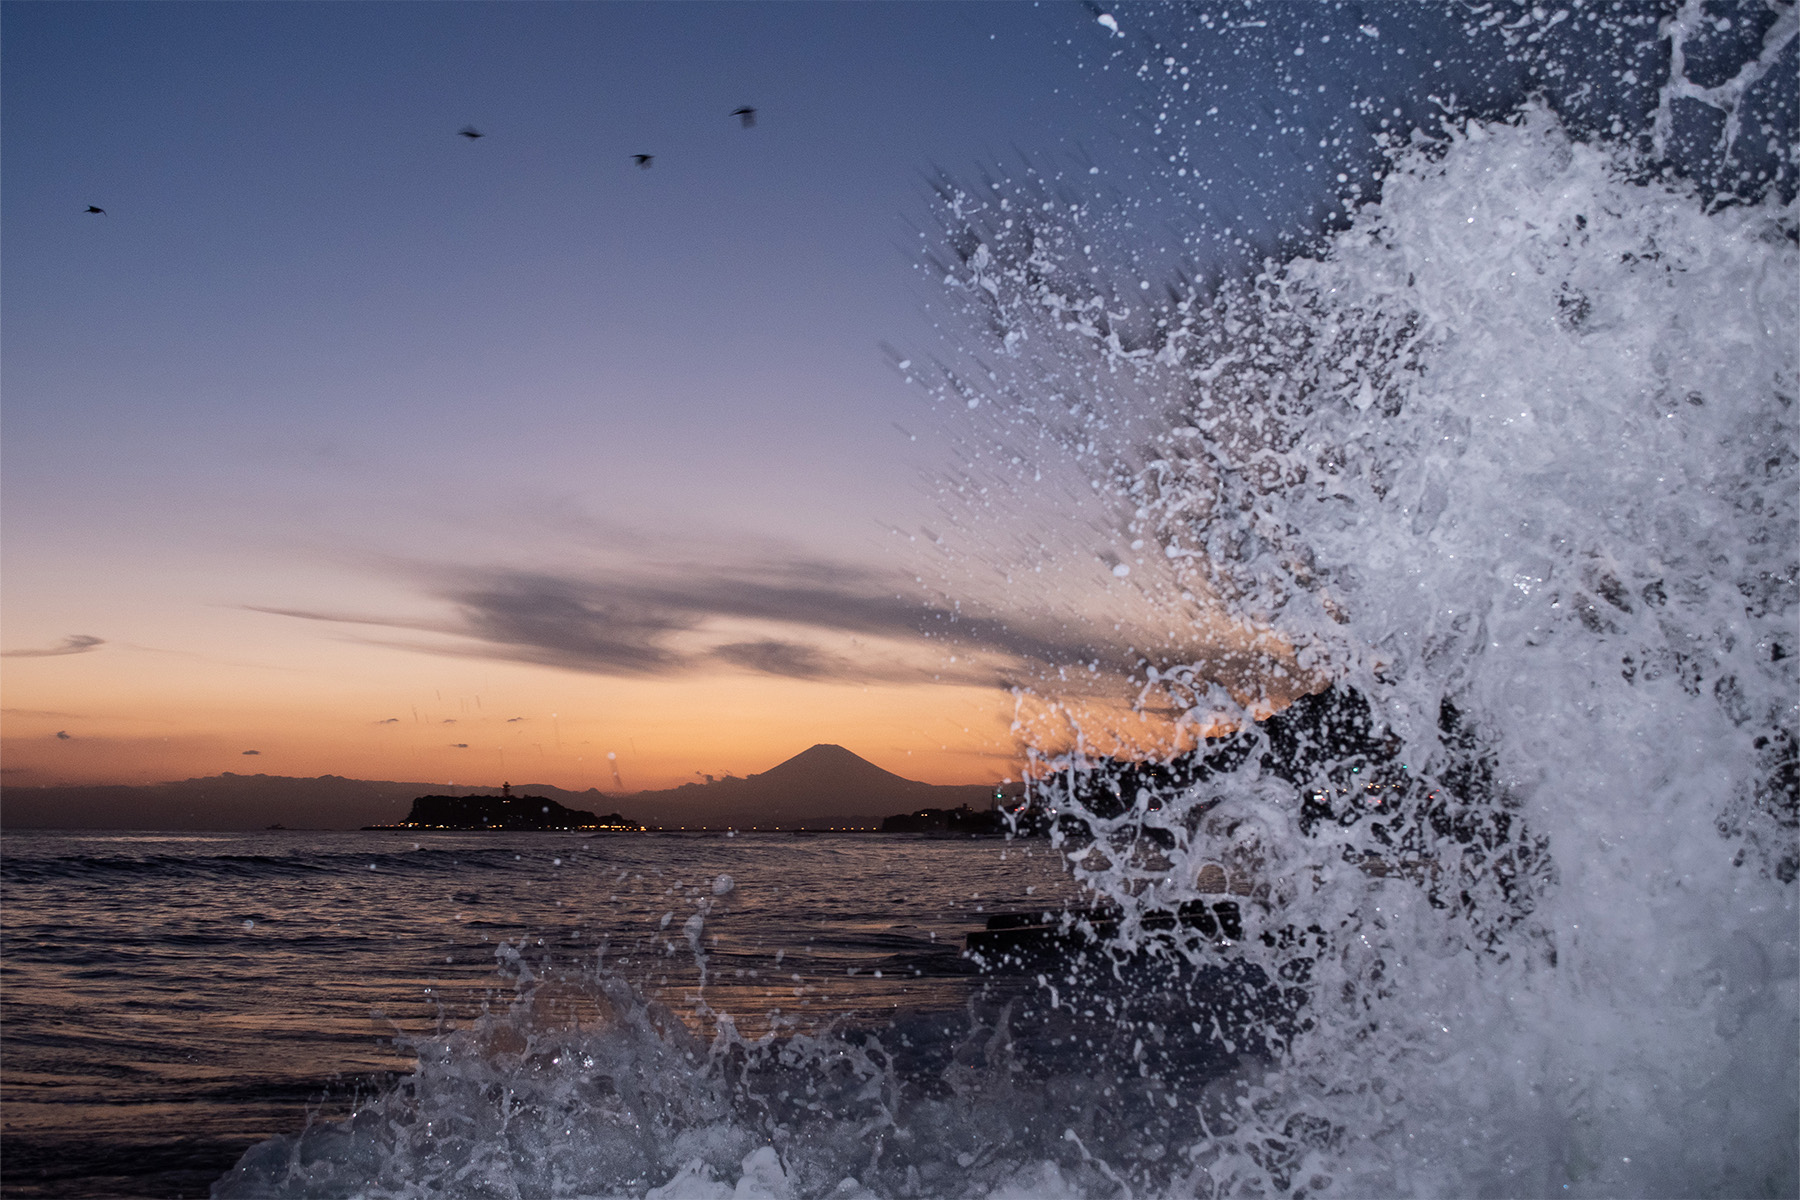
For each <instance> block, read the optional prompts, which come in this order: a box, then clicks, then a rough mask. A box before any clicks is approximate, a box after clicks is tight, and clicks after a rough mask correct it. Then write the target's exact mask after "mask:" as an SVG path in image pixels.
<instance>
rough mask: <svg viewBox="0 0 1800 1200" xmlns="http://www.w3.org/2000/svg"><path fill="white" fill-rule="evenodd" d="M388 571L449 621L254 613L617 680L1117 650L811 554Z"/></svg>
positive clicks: (1058, 658) (962, 672)
mask: <svg viewBox="0 0 1800 1200" xmlns="http://www.w3.org/2000/svg"><path fill="white" fill-rule="evenodd" d="M394 569H395V570H397V571H399V572H402V573H404V574H408V575H411V576H412V577H413V578H414V579H415V580H416V582H417V584H418V586H419V587H420V589H421V590H422V591H424V592H425V593H427V594H429V595H431V596H432V597H433V598H435V599H437V600H439V601H442V602H443V603H445V604H446V605H448V607H449V609H450V611H451V614H453V615H451V616H448V617H444V618H394V617H384V616H370V615H358V614H350V613H331V612H323V611H317V610H304V609H287V608H272V607H260V606H259V607H256V609H255V611H259V612H267V613H271V614H275V615H280V616H289V617H297V618H301V619H304V620H310V621H329V622H334V623H342V624H358V625H369V626H375V627H379V628H392V629H404V630H409V631H413V632H417V633H430V634H438V635H448V636H449V637H451V638H453V639H454V640H452V641H449V642H441V641H431V642H422V641H421V642H414V641H403V642H387V643H384V644H392V645H401V646H404V647H405V648H407V649H411V650H416V651H421V652H425V653H433V654H447V655H456V656H469V657H487V658H503V659H509V660H514V661H519V662H531V663H540V664H543V665H546V666H555V667H562V668H565V669H570V670H579V671H589V672H593V673H595V674H601V675H621V676H643V675H662V674H673V673H680V672H691V671H698V670H705V669H708V668H712V669H718V668H720V667H729V668H733V669H737V670H745V671H752V672H755V673H758V674H764V675H774V676H782V677H786V678H792V679H814V680H827V681H839V682H862V683H869V682H924V681H927V680H932V679H939V680H944V681H948V682H957V683H965V684H978V685H998V686H1003V685H1004V684H1005V683H1006V682H1007V681H1008V679H1010V678H1012V677H1013V676H1015V675H1017V674H1019V673H1020V671H1021V668H1022V667H1024V666H1025V665H1026V664H1032V663H1037V664H1043V663H1049V664H1060V663H1069V664H1073V663H1086V662H1089V661H1092V660H1096V659H1098V660H1102V661H1116V660H1117V659H1119V658H1120V657H1122V655H1123V652H1124V650H1125V647H1123V646H1121V645H1113V644H1112V643H1111V641H1110V640H1109V639H1105V638H1098V637H1087V636H1081V634H1084V633H1089V632H1092V630H1091V627H1090V628H1088V629H1083V628H1081V626H1080V625H1079V623H1068V624H1060V625H1059V624H1054V623H1047V622H1045V621H1043V620H1037V621H1030V620H1026V619H1023V618H1017V619H1010V620H1009V619H1004V618H1001V617H998V616H992V615H982V614H977V613H973V612H969V611H964V610H962V609H959V608H957V607H954V606H945V605H943V604H940V603H934V602H931V601H929V600H926V599H925V598H923V597H921V596H920V595H919V594H918V593H917V591H916V589H915V588H913V587H912V586H911V580H910V578H906V579H902V578H900V577H897V576H890V575H886V574H882V573H877V572H874V571H871V570H869V569H867V568H863V567H855V566H846V565H843V564H836V563H827V562H820V561H817V560H811V559H786V560H775V561H768V562H762V563H757V564H751V565H731V564H722V565H721V564H705V565H700V564H678V565H674V566H662V567H658V568H648V569H645V570H643V571H641V572H636V573H633V572H630V571H624V570H620V571H614V572H609V573H608V574H607V575H605V576H593V577H583V576H578V575H565V574H556V573H551V572H546V571H521V570H511V569H502V568H488V569H483V568H468V567H428V568H420V567H417V566H410V567H408V566H398V565H396V566H394ZM746 627H748V628H746ZM759 627H768V632H767V633H763V632H762V629H761V628H759ZM746 633H749V634H750V635H751V636H749V637H746V636H745V634H746ZM953 655H954V656H955V657H954V659H953V658H952V656H953Z"/></svg>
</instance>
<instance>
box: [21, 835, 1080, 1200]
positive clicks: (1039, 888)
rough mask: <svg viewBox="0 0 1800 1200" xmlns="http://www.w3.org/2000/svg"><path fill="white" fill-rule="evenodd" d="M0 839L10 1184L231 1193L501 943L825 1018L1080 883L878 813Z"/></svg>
mask: <svg viewBox="0 0 1800 1200" xmlns="http://www.w3.org/2000/svg"><path fill="white" fill-rule="evenodd" d="M0 851H3V855H4V870H3V871H0V900H3V901H4V929H3V936H4V940H3V942H0V950H3V955H0V984H3V986H4V991H3V993H0V1005H3V1008H0V1012H3V1017H4V1026H3V1039H4V1056H3V1058H0V1089H3V1093H0V1094H3V1096H4V1108H3V1110H0V1120H3V1126H0V1130H3V1136H4V1144H3V1155H0V1186H3V1188H4V1192H5V1194H6V1195H8V1196H22V1197H23V1196H110V1195H117V1196H182V1195H205V1194H206V1192H207V1190H208V1188H209V1187H210V1186H211V1184H212V1182H213V1181H214V1180H215V1179H217V1178H218V1177H219V1175H220V1174H221V1173H222V1172H224V1171H225V1170H226V1169H228V1168H229V1167H230V1166H231V1165H232V1163H233V1162H235V1161H236V1159H237V1158H238V1156H239V1155H240V1154H241V1153H242V1152H243V1151H244V1150H245V1149H246V1148H247V1147H248V1146H250V1145H252V1144H253V1143H256V1142H258V1141H261V1140H263V1139H265V1138H268V1137H270V1136H272V1135H275V1134H279V1133H292V1132H296V1131H298V1130H300V1129H301V1128H303V1127H304V1126H305V1125H306V1124H307V1123H308V1121H309V1120H318V1119H331V1118H333V1117H340V1116H342V1115H344V1114H345V1113H346V1112H348V1111H349V1109H350V1108H351V1106H352V1105H353V1103H354V1102H355V1100H356V1098H357V1096H358V1095H359V1094H367V1093H368V1092H369V1091H370V1090H371V1089H373V1088H378V1087H380V1086H381V1085H382V1084H383V1083H385V1082H388V1081H391V1080H392V1078H393V1077H394V1076H395V1075H396V1074H404V1073H405V1072H407V1071H409V1070H410V1069H411V1068H412V1065H413V1058H412V1056H411V1055H410V1054H409V1053H408V1052H407V1051H406V1049H405V1039H406V1038H407V1037H413V1036H422V1035H426V1034H429V1033H432V1032H434V1031H436V1030H438V1029H440V1028H441V1027H443V1026H444V1025H445V1024H447V1023H448V1024H455V1023H460V1022H466V1021H467V1020H468V1019H469V1018H471V1017H472V1016H474V1015H476V1014H478V1013H479V1012H480V1011H482V1008H483V1006H484V1005H485V1004H489V1003H495V1004H501V1005H503V1004H504V1003H505V1002H506V1001H508V1000H509V999H510V998H511V996H512V995H513V983H514V980H513V977H512V976H511V975H504V974H502V972H501V970H500V964H499V962H498V960H497V951H500V949H501V947H502V946H503V945H504V946H508V947H517V948H519V949H520V950H521V951H522V958H523V960H524V961H526V962H538V963H542V962H551V963H555V964H561V965H568V964H574V963H580V962H592V961H594V960H596V959H599V958H602V957H603V958H604V961H605V963H606V964H607V966H608V967H609V968H612V969H614V970H617V971H620V972H622V973H623V974H625V975H626V976H627V977H629V978H631V979H632V980H634V981H635V982H636V983H637V984H638V986H640V987H641V988H643V989H644V990H645V991H646V992H648V993H651V994H654V995H657V996H659V997H660V998H661V999H662V1000H664V1001H665V1002H666V1003H667V1004H668V1005H669V1006H670V1008H671V1009H672V1010H673V1011H674V1012H676V1013H678V1014H681V1015H682V1017H683V1019H684V1020H686V1021H689V1022H691V1023H693V1024H694V1025H695V1026H696V1027H701V1031H702V1032H704V1031H705V1029H704V1027H706V1026H709V1025H710V1024H711V1023H712V1022H713V1021H714V1020H715V1019H716V1018H715V1017H714V1016H713V1015H712V1014H714V1013H719V1012H723V1013H728V1014H730V1016H731V1017H732V1018H733V1019H734V1021H735V1022H736V1024H737V1026H738V1028H739V1029H740V1030H741V1031H742V1032H743V1033H745V1034H746V1035H754V1034H756V1033H759V1032H763V1031H766V1030H767V1029H768V1028H769V1027H770V1026H771V1023H773V1024H774V1025H775V1026H777V1027H780V1028H783V1029H798V1030H808V1029H813V1028H817V1027H819V1026H822V1025H825V1024H828V1023H830V1022H832V1021H833V1020H845V1019H848V1020H854V1021H882V1020H885V1019H886V1018H887V1016H888V1015H889V1014H894V1013H897V1012H904V1013H907V1014H918V1013H921V1012H931V1011H937V1010H943V1011H951V1010H957V1009H960V1008H961V1007H962V1006H963V1005H964V1004H965V1003H966V1002H967V1000H968V997H969V996H970V994H971V993H972V991H973V990H974V989H975V988H977V987H979V986H981V980H980V978H979V977H978V976H977V975H976V974H975V973H974V972H973V970H972V968H971V966H970V964H969V963H968V962H967V961H966V960H965V959H963V958H962V957H961V953H960V952H961V947H962V935H963V933H964V932H965V931H966V930H967V929H969V928H972V927H974V926H977V925H979V924H980V923H981V921H982V920H983V914H984V910H988V909H991V908H1018V907H1022V906H1034V907H1035V906H1037V905H1039V904H1046V905H1051V906H1054V905H1057V904H1060V903H1061V898H1062V897H1063V896H1064V895H1066V894H1067V893H1068V891H1069V883H1068V878H1067V876H1066V875H1065V874H1064V873H1063V871H1062V870H1061V867H1060V860H1059V858H1058V856H1057V855H1056V854H1055V853H1054V852H1052V851H1050V850H1049V849H1048V847H1046V846H1043V845H1041V844H1037V845H1034V844H1030V843H1023V842H1013V843H1005V842H998V841H951V840H941V839H940V840H926V839H919V838H912V837H893V836H886V837H884V836H880V835H856V834H819V835H808V836H793V835H775V834H739V835H736V836H735V837H727V836H725V835H693V834H683V835H671V834H661V835H649V834H647V835H580V834H556V833H550V834H430V835H419V834H404V835H401V834H393V833H308V832H299V831H292V832H289V831H281V832H268V833H256V834H234V833H216V834H155V833H82V834H61V833H47V832H20V833H8V834H7V835H6V836H5V840H4V843H3V845H0ZM722 876H729V881H727V880H726V879H723V878H721V877H722ZM697 916H698V917H699V918H700V922H699V923H694V922H693V919H694V918H695V917H697ZM690 934H691V935H692V936H690ZM696 949H698V950H699V951H700V956H699V957H697V956H696ZM702 963H703V964H704V970H705V983H704V987H702V986H701V970H702ZM515 973H516V972H515ZM397 1036H398V1038H399V1039H400V1041H401V1044H400V1045H399V1046H396V1044H395V1040H396V1037H397Z"/></svg>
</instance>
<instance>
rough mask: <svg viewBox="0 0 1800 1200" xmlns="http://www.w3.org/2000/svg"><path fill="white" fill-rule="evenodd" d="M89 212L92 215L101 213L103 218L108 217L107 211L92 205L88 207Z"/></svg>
mask: <svg viewBox="0 0 1800 1200" xmlns="http://www.w3.org/2000/svg"><path fill="white" fill-rule="evenodd" d="M87 210H88V211H89V212H91V213H99V214H100V215H101V216H103V217H104V216H105V215H106V210H105V209H104V208H98V207H96V206H94V205H92V204H90V205H88V206H87Z"/></svg>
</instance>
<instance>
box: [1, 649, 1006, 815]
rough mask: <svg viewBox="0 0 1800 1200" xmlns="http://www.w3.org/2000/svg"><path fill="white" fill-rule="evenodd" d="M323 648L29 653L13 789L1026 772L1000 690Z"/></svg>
mask: <svg viewBox="0 0 1800 1200" xmlns="http://www.w3.org/2000/svg"><path fill="white" fill-rule="evenodd" d="M311 649H312V653H311V655H310V656H309V658H310V661H309V663H308V665H307V666H306V667H304V668H300V667H282V668H269V667H249V666H245V665H243V664H233V663H222V662H220V661H217V660H202V659H200V658H198V657H197V656H180V655H169V654H159V653H153V652H149V651H133V650H131V649H130V648H126V647H119V648H113V647H110V646H109V647H102V648H101V650H100V651H96V652H94V653H91V654H81V655H68V656H61V657H50V658H41V659H29V658H28V659H13V660H9V661H8V663H7V668H6V678H5V704H6V709H5V722H4V738H3V739H0V751H3V753H4V762H5V776H4V783H5V784H6V786H9V787H25V786H42V785H56V784H144V783H161V782H167V781H172V780H179V779H187V778H196V777H204V776H209V775H218V774H222V773H224V772H226V771H233V772H236V773H238V774H244V775H254V774H267V775H284V776H294V777H302V778H308V777H314V776H318V775H328V774H329V775H342V776H346V777H349V778H360V779H388V780H398V781H407V782H414V781H416V782H431V783H439V782H442V783H450V782H455V783H457V784H473V785H488V784H492V785H495V786H498V785H499V783H501V782H502V781H503V780H511V781H513V782H514V783H524V784H529V783H540V784H550V785H553V786H556V787H563V788H568V789H571V790H583V789H586V788H589V787H595V788H599V789H600V790H601V791H603V792H617V793H630V792H638V791H646V790H653V789H657V788H665V787H673V786H676V785H679V784H682V783H688V782H696V781H698V780H699V779H700V778H701V777H702V776H703V775H707V774H710V775H714V776H724V775H726V774H736V775H748V774H754V773H757V772H761V771H766V770H768V769H769V768H770V767H773V766H775V765H776V764H778V763H780V762H782V761H784V760H786V759H788V758H790V757H792V756H793V755H795V754H798V753H800V752H801V751H802V750H805V749H806V748H807V747H809V746H812V745H814V744H816V743H819V742H830V743H836V744H838V745H841V746H844V747H845V748H847V749H849V750H851V751H853V752H854V753H856V754H858V755H860V756H862V757H863V758H865V759H868V760H869V761H870V762H873V763H875V764H876V765H878V766H881V767H883V768H885V769H886V770H889V771H892V772H894V773H895V774H897V775H902V776H905V777H906V778H909V779H917V780H921V781H924V782H927V783H990V782H994V781H997V780H999V779H1001V778H1003V777H1006V776H1016V775H1017V774H1018V772H1019V769H1020V756H1019V754H1018V752H1017V750H1016V748H1015V745H1014V743H1013V740H1012V737H1011V735H1010V733H1009V732H1008V727H1009V725H1010V723H1011V720H1012V709H1013V701H1012V697H1011V696H1010V695H1007V694H1006V693H1004V692H1001V691H999V690H997V689H982V688H974V687H955V686H947V685H929V684H915V685H893V684H889V685H869V686H863V685H857V684H841V683H835V684H834V683H820V682H812V681H805V680H794V679H785V678H774V677H769V676H757V675H747V674H746V675H706V676H682V677H675V678H669V679H655V678H627V679H621V678H616V677H605V676H596V675H585V674H579V673H574V672H568V671H557V670H553V669H550V668H544V667H537V666H530V665H525V664H518V663H509V662H501V661H492V662H483V661H468V660H448V659H438V660H425V661H426V663H427V665H426V666H425V667H423V668H421V665H420V661H421V660H420V658H419V657H418V656H416V655H408V654H406V653H405V652H402V651H396V650H385V649H371V648H369V647H367V646H357V647H349V646H342V645H334V644H331V643H327V644H325V645H323V646H315V647H312V648H311ZM248 751H255V753H254V754H251V753H247V752H248ZM615 769H616V774H615Z"/></svg>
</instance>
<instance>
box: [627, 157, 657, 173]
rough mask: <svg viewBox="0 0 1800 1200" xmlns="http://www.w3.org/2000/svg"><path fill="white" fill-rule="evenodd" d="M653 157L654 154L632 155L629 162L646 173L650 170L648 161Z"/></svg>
mask: <svg viewBox="0 0 1800 1200" xmlns="http://www.w3.org/2000/svg"><path fill="white" fill-rule="evenodd" d="M655 157H656V156H655V155H654V154H634V155H632V156H631V161H632V162H634V163H636V164H637V165H638V166H639V167H640V168H641V169H643V170H645V171H648V170H649V169H650V160H651V159H653V158H655Z"/></svg>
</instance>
